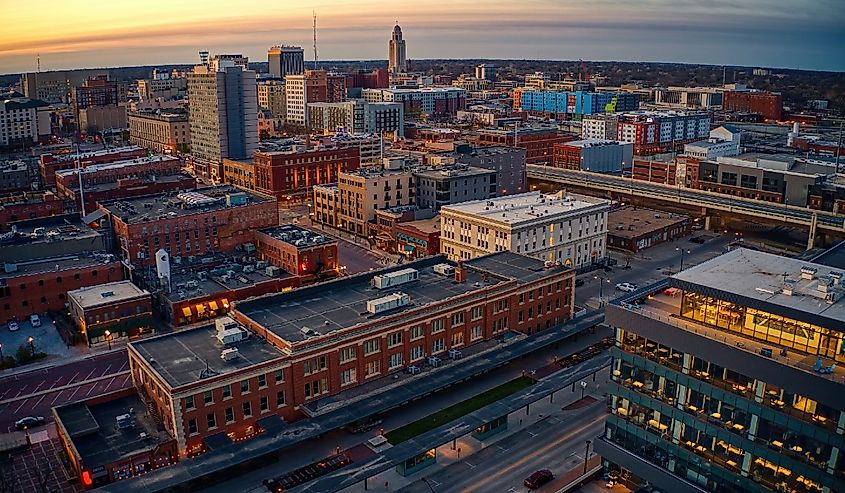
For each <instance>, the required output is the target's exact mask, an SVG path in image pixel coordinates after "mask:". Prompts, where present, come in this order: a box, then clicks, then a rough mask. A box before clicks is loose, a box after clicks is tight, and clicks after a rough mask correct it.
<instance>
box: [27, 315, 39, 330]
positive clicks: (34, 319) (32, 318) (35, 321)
mask: <svg viewBox="0 0 845 493" xmlns="http://www.w3.org/2000/svg"><path fill="white" fill-rule="evenodd" d="M29 325H32V326H33V327H41V317H39V316H38V315H37V314H35V313H33V314H32V315H30V316H29Z"/></svg>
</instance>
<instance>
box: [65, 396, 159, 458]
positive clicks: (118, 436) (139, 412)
mask: <svg viewBox="0 0 845 493" xmlns="http://www.w3.org/2000/svg"><path fill="white" fill-rule="evenodd" d="M55 412H56V415H57V417H58V418H59V421H60V422H61V424H62V425H63V426H64V428H65V430H67V432H68V435H69V436H70V438H71V440H72V441H73V445H74V447H76V450H77V451H78V452H79V455H80V457H81V458H82V462H83V463H84V464H85V467H86V468H95V467H97V466H102V465H106V464H110V463H112V462H117V461H119V460H121V459H124V458H128V457H131V456H133V455H135V454H138V453H140V452H145V451H149V450H153V449H154V448H156V447H158V446H159V445H160V444H162V443H164V442H166V441H168V440H171V437H170V435H168V433H167V432H166V431H163V430H159V429H158V427H157V426H156V423H155V421H154V420H153V418H152V417H151V416H149V415H148V414H147V406H146V405H145V404H144V402H143V401H142V400H141V398H140V397H139V396H138V395H137V394H132V395H130V396H127V397H121V398H119V399H114V400H110V401H107V402H102V403H99V404H92V405H88V404H86V403H85V402H75V403H73V404H66V405H64V406H59V407H57V408H55ZM125 414H128V415H129V416H130V418H129V420H128V421H127V422H126V424H125V425H123V426H120V427H118V424H117V417H118V416H121V415H125Z"/></svg>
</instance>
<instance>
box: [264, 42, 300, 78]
mask: <svg viewBox="0 0 845 493" xmlns="http://www.w3.org/2000/svg"><path fill="white" fill-rule="evenodd" d="M267 66H268V68H269V69H270V75H272V76H273V77H276V78H279V79H284V78H285V76H288V75H298V74H301V73H303V72H305V51H304V50H303V49H302V47H301V46H285V45H281V46H273V47H271V48H270V49H269V50H267Z"/></svg>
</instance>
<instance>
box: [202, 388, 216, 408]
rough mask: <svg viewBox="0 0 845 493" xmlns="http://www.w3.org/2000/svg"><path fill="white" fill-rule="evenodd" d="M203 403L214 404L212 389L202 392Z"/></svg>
mask: <svg viewBox="0 0 845 493" xmlns="http://www.w3.org/2000/svg"><path fill="white" fill-rule="evenodd" d="M202 403H203V404H205V405H206V406H207V405H209V404H214V392H212V391H210V390H206V391H205V392H203V394H202Z"/></svg>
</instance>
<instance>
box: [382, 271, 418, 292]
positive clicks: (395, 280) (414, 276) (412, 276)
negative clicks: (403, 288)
mask: <svg viewBox="0 0 845 493" xmlns="http://www.w3.org/2000/svg"><path fill="white" fill-rule="evenodd" d="M419 278H420V273H419V271H417V270H416V269H410V268H408V269H402V270H397V271H395V272H388V273H387V274H379V275H377V276H374V277H373V281H372V284H373V286H375V287H376V288H377V289H386V288H392V287H394V286H399V285H402V284H406V283H409V282H412V281H417V280H419Z"/></svg>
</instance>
